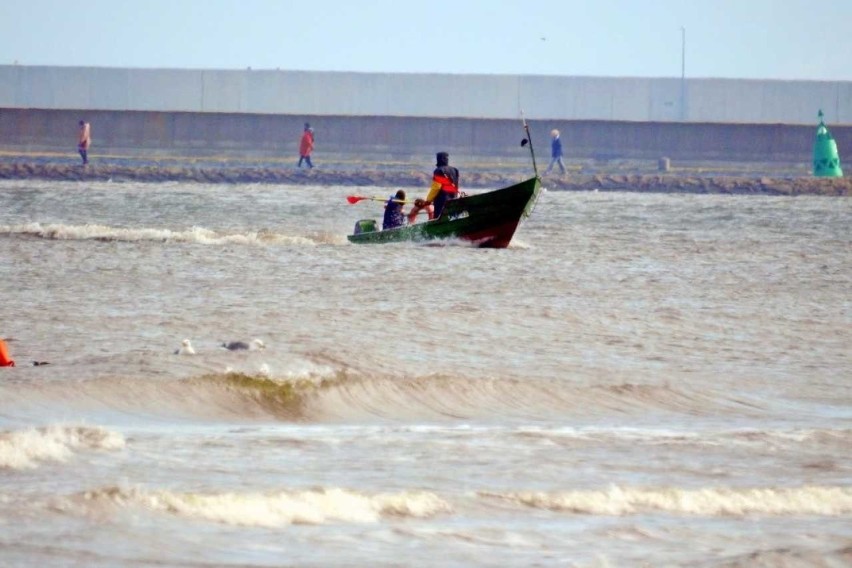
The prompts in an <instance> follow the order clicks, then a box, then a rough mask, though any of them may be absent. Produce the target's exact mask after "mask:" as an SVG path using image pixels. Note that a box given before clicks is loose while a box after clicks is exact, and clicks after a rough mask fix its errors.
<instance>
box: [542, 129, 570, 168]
mask: <svg viewBox="0 0 852 568" xmlns="http://www.w3.org/2000/svg"><path fill="white" fill-rule="evenodd" d="M550 137H551V138H552V140H551V141H550V164H549V165H548V166H547V169H546V170H545V171H544V173H546V174H549V173H550V170H552V169H553V164H559V168H560V169H561V170H562V173H563V174H564V173H565V162H563V161H562V140H560V139H559V131H558V130H556V129H555V128H554V129H553V130H551V131H550Z"/></svg>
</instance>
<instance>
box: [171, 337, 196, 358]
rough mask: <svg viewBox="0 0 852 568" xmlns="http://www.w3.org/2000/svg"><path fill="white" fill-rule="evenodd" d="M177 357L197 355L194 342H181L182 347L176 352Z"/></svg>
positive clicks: (187, 340) (186, 340)
mask: <svg viewBox="0 0 852 568" xmlns="http://www.w3.org/2000/svg"><path fill="white" fill-rule="evenodd" d="M175 355H195V349H194V348H193V347H192V342H190V341H189V339H184V340H183V341H181V342H180V347H178V348H177V350H175Z"/></svg>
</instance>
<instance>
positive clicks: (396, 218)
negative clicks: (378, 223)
mask: <svg viewBox="0 0 852 568" xmlns="http://www.w3.org/2000/svg"><path fill="white" fill-rule="evenodd" d="M404 205H405V192H404V191H403V190H401V189H400V190H399V191H397V192H396V195H393V196H391V198H390V199H388V201H387V203H385V217H384V219H382V230H383V231H384V230H386V229H395V228H396V227H401V226H402V225H405V219H406V217H405V214H404V213H403V212H402V208H403V206H404Z"/></svg>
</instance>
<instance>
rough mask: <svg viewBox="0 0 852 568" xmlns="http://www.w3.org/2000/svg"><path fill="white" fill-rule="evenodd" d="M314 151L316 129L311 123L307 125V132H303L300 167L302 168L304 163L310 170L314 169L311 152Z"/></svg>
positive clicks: (300, 142) (300, 145) (300, 146)
mask: <svg viewBox="0 0 852 568" xmlns="http://www.w3.org/2000/svg"><path fill="white" fill-rule="evenodd" d="M313 151H314V129H313V128H311V125H310V124H309V123H307V122H306V123H305V130H304V132H302V139H301V140H300V141H299V166H298V167H300V168H301V167H302V162H305V163H306V164H308V168H313V167H314V165H313V163H311V152H313Z"/></svg>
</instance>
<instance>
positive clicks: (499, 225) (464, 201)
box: [348, 112, 541, 248]
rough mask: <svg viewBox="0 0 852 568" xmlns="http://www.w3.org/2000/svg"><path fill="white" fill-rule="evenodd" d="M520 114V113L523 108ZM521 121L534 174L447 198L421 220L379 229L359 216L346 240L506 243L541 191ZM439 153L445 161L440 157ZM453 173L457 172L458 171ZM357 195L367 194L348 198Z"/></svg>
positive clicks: (490, 245)
mask: <svg viewBox="0 0 852 568" xmlns="http://www.w3.org/2000/svg"><path fill="white" fill-rule="evenodd" d="M521 116H522V117H523V112H522V113H521ZM523 125H524V131H525V133H526V138H524V139H523V140H521V147H524V146H526V145H529V150H530V157H531V158H532V165H533V170H534V171H535V177H531V178H529V179H527V180H525V181H522V182H520V183H516V184H515V185H510V186H508V187H504V188H501V189H497V190H494V191H488V192H485V193H479V194H475V195H464V194H462V196H461V197H458V198H456V199H450V200H449V201H447V202H446V204H445V205H444V208H443V210H442V211H441V213H440V215H438V217H437V218H435V219H430V220H428V221H425V222H423V223H409V224H408V225H401V226H399V227H394V228H392V229H384V230H379V229H378V224H377V223H376V221H375V220H374V219H361V220H360V221H358V222H357V223H355V232H354V233H353V234H351V235H349V237H348V238H349V241H350V242H352V243H356V244H379V243H398V242H403V241H433V240H441V239H460V240H463V241H469V242H471V243H473V244H474V245H476V246H477V247H479V248H506V247H508V246H509V243H510V242H512V237H513V236H514V235H515V231H516V230H517V228H518V225H519V224H520V222H521V220H522V219H526V218H527V217H529V216H530V215H531V214H532V211H533V208H534V207H535V202H536V200H537V199H538V196H539V194H540V193H541V178H540V177H539V175H538V168H537V167H536V163H535V152H534V151H533V145H532V137H531V136H530V128H529V125H528V124H527V121H526V119H524V120H523ZM441 156H443V158H444V162H441V161H440V160H441ZM446 158H447V154H446V153H445V152H441V153H439V154H438V159H439V163H438V166H441V165H442V164H443V165H448V163H447V161H446ZM453 169H454V168H453ZM435 172H436V174H435V175H436V176H437V175H438V173H439V170H437V169H436V170H435ZM455 176H458V172H457V171H456V174H455ZM434 179H436V178H433V180H434ZM454 186H455V187H456V189H457V187H458V180H457V179H456V180H454ZM433 187H434V186H433ZM360 199H370V198H360V197H355V196H350V201H349V202H350V203H355V202H356V201H357V200H360ZM415 218H416V214H415Z"/></svg>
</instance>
